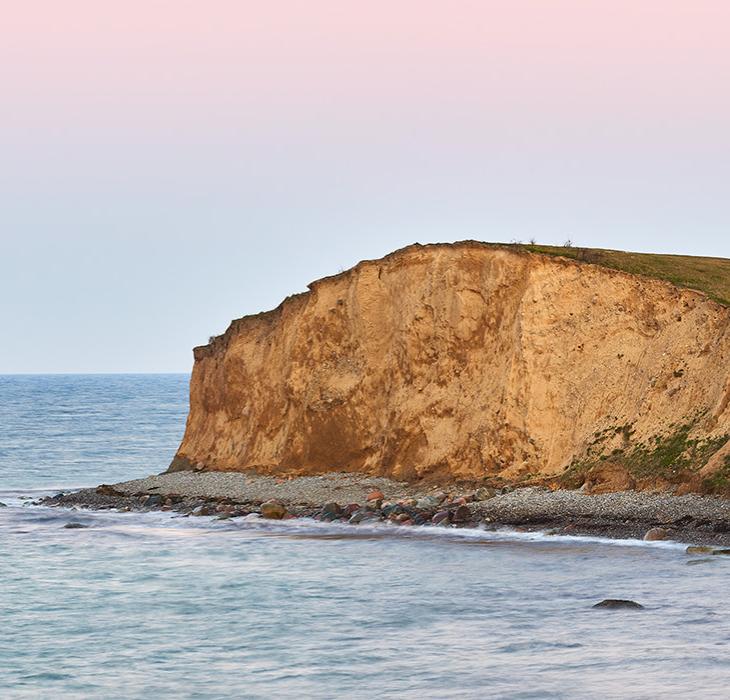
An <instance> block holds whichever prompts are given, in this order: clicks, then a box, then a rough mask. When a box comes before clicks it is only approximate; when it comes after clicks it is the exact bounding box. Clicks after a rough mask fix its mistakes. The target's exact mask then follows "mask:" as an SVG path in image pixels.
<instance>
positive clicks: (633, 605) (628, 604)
mask: <svg viewBox="0 0 730 700" xmlns="http://www.w3.org/2000/svg"><path fill="white" fill-rule="evenodd" d="M593 607H594V608H603V609H605V610H643V609H644V606H643V605H641V604H640V603H637V602H635V601H633V600H621V599H619V598H606V600H602V601H601V602H600V603H596V604H595V605H594V606H593Z"/></svg>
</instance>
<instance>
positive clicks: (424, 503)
mask: <svg viewBox="0 0 730 700" xmlns="http://www.w3.org/2000/svg"><path fill="white" fill-rule="evenodd" d="M442 500H443V499H440V498H438V497H437V496H424V497H423V498H419V499H418V500H417V501H416V508H420V509H421V510H429V509H431V508H438V506H440V505H441V501H442Z"/></svg>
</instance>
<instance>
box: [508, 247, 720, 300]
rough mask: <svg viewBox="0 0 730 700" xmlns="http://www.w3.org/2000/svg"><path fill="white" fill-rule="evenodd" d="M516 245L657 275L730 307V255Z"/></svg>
mask: <svg viewBox="0 0 730 700" xmlns="http://www.w3.org/2000/svg"><path fill="white" fill-rule="evenodd" d="M516 245H517V246H518V247H519V248H522V249H524V250H529V251H531V252H533V253H544V254H546V255H560V256H563V257H565V258H572V259H574V260H582V261H584V262H589V263H593V264H595V265H603V266H604V267H610V268H613V269H614V270H621V271H623V272H630V273H632V274H635V275H644V276H646V277H656V278H658V279H661V280H666V281H667V282H672V283H673V284H675V285H677V286H678V287H687V288H689V289H696V290H697V291H700V292H704V293H705V294H707V296H709V297H710V298H711V299H714V300H715V301H716V302H718V303H719V304H723V305H724V306H730V260H728V259H726V258H700V257H693V256H689V255H655V254H650V253H627V252H624V251H620V250H602V249H600V248H577V247H565V246H548V245H523V244H516Z"/></svg>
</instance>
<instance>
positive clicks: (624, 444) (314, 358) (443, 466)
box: [171, 243, 730, 487]
mask: <svg viewBox="0 0 730 700" xmlns="http://www.w3.org/2000/svg"><path fill="white" fill-rule="evenodd" d="M729 325H730V311H729V310H728V309H727V308H725V307H723V306H720V305H719V304H717V303H715V302H713V301H710V300H708V299H707V298H706V297H704V296H703V295H702V294H700V293H697V292H692V291H689V290H684V289H678V288H676V287H674V286H672V285H670V284H668V283H665V282H661V281H657V280H652V279H647V278H642V277H637V276H633V275H628V274H625V273H621V272H616V271H612V270H608V269H605V268H602V267H598V266H595V265H588V264H583V263H576V262H573V261H568V260H564V259H561V258H555V257H547V256H542V255H535V254H530V253H525V252H521V251H518V250H512V249H507V248H498V247H494V246H486V245H481V244H478V243H462V244H453V245H432V246H418V245H416V246H411V247H409V248H406V249H403V250H401V251H398V252H396V253H393V254H391V255H389V256H387V257H385V258H383V259H381V260H375V261H366V262H362V263H360V264H359V265H357V266H356V267H355V268H353V269H352V270H349V271H348V272H345V273H342V274H340V275H337V276H335V277H330V278H325V279H323V280H320V281H318V282H315V283H313V284H312V285H310V291H309V292H307V293H304V294H300V295H297V296H294V297H291V298H289V299H287V300H286V301H285V302H284V303H283V304H282V305H281V306H280V307H279V308H277V309H276V310H274V311H271V312H268V313H263V314H259V315H256V316H250V317H245V318H242V319H239V320H237V321H234V322H233V323H232V324H231V327H230V328H229V329H228V331H226V333H225V334H224V335H222V336H219V337H218V338H216V339H214V340H213V341H212V342H211V343H210V344H209V345H206V346H203V347H199V348H196V349H195V366H194V369H193V374H192V379H191V387H190V399H191V402H190V414H189V417H188V421H187V426H186V431H185V436H184V438H183V441H182V444H181V445H180V448H179V451H178V454H177V456H176V458H175V460H174V461H173V464H172V465H171V469H173V470H175V469H181V468H196V467H197V468H207V469H222V470H242V469H248V468H256V469H258V470H259V471H267V472H277V473H288V474H294V473H296V474H303V473H307V474H311V473H317V472H325V471H332V470H341V471H342V470H346V471H361V472H367V473H370V474H378V475H388V476H392V477H395V478H403V479H416V478H420V477H425V476H430V477H433V478H436V479H444V480H448V479H468V480H479V479H482V478H484V477H488V476H500V477H502V478H504V479H507V480H511V481H517V480H526V479H527V480H535V479H547V480H549V479H556V478H558V477H561V476H562V478H563V479H568V480H569V479H574V480H575V479H577V483H582V482H583V481H585V480H586V478H588V479H589V480H590V479H591V478H593V482H594V486H595V484H600V483H603V482H605V483H614V482H615V483H614V485H616V484H618V485H617V486H616V487H621V486H627V485H628V486H634V485H637V484H638V485H639V486H642V485H643V486H647V485H659V486H661V485H664V484H666V483H671V482H673V481H674V482H676V481H685V482H688V481H689V480H691V479H694V480H695V482H697V480H698V479H699V478H700V477H702V478H703V479H704V480H705V481H707V479H708V478H709V476H708V474H709V473H710V472H712V474H715V473H721V472H722V470H723V469H724V468H725V466H726V463H727V464H730V460H728V459H725V457H724V452H725V451H726V450H730V447H727V446H726V442H727V437H728V434H729V433H730V380H729V378H730V373H729V372H728V367H729V366H728V359H729V358H730V333H729V332H728V328H729ZM713 459H714V462H713ZM708 463H709V466H707V465H708ZM606 474H608V475H609V476H608V477H607V476H605V475H606ZM591 475H592V476H591ZM601 475H604V476H601ZM617 475H618V476H617ZM617 479H618V481H616V480H617ZM627 479H628V480H629V482H630V483H626V484H624V483H623V481H622V480H627ZM612 480H613V481H612ZM566 483H567V482H566ZM693 483H694V482H693Z"/></svg>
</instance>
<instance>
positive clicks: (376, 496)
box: [366, 490, 385, 501]
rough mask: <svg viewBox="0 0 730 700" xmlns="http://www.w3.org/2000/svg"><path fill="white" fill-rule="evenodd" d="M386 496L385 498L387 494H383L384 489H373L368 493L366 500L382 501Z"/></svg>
mask: <svg viewBox="0 0 730 700" xmlns="http://www.w3.org/2000/svg"><path fill="white" fill-rule="evenodd" d="M384 498H385V496H384V495H383V492H382V491H378V490H375V491H371V492H370V493H369V494H368V497H367V499H366V500H367V501H382V500H383V499H384Z"/></svg>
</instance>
